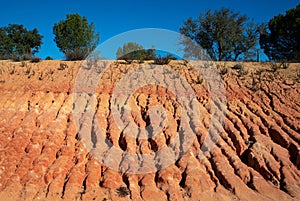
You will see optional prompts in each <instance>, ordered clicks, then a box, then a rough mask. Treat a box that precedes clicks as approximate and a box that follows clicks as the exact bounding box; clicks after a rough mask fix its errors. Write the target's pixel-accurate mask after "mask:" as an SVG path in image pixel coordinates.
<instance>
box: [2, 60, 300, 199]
mask: <svg viewBox="0 0 300 201" xmlns="http://www.w3.org/2000/svg"><path fill="white" fill-rule="evenodd" d="M81 64H82V62H65V61H42V62H40V63H36V64H33V63H24V62H23V63H17V62H7V61H0V91H1V98H0V136H1V140H0V200H100V201H103V200H280V201H282V200H299V199H300V96H299V94H300V65H299V64H291V65H290V66H289V67H288V68H287V69H277V70H276V71H275V67H274V66H273V67H272V66H271V65H270V64H260V63H242V64H241V65H242V66H235V64H234V63H216V64H215V65H216V66H217V68H218V70H219V72H220V74H221V77H222V84H223V85H224V87H225V91H226V101H227V103H226V104H225V105H223V106H221V107H224V108H225V111H226V112H225V113H224V115H223V116H222V118H223V120H224V125H223V126H221V127H220V126H219V127H216V129H217V130H213V131H212V132H218V133H219V134H220V135H219V136H218V137H217V141H216V144H215V146H214V147H213V149H212V150H211V151H210V152H209V153H206V154H205V155H204V157H203V153H202V151H203V149H202V147H203V144H205V138H206V136H207V135H209V134H208V130H209V127H210V126H211V125H210V122H211V119H212V117H213V114H212V113H213V112H214V110H213V108H218V107H220V106H219V105H215V102H212V101H210V100H211V98H212V97H211V96H210V94H209V92H208V90H207V88H206V87H205V86H206V85H205V82H206V81H205V80H203V79H202V77H201V76H199V75H198V74H197V72H196V71H195V69H193V68H192V66H191V65H190V64H186V63H185V62H174V61H173V62H171V63H170V64H169V65H168V68H170V69H173V70H174V71H175V72H177V73H178V74H180V75H181V76H182V77H184V78H185V80H186V81H187V82H188V83H189V85H190V86H191V88H192V89H193V91H194V93H195V96H196V100H197V103H196V104H197V106H198V109H199V112H200V119H198V120H199V122H198V124H197V125H196V126H195V125H193V130H194V131H195V133H196V137H195V138H194V140H193V141H192V144H191V145H190V146H189V147H188V149H187V150H185V151H184V153H182V157H180V158H179V159H178V160H176V161H175V162H174V163H171V164H170V165H168V166H167V167H164V168H162V169H160V168H158V171H148V173H146V171H144V173H141V172H139V174H132V173H129V172H128V171H126V170H127V169H126V167H125V164H127V165H128V163H126V161H125V162H124V160H121V159H120V161H119V163H117V164H114V165H115V166H114V167H116V168H112V167H108V166H109V165H106V164H109V163H107V161H104V162H103V160H102V161H101V160H98V159H97V158H96V157H94V155H93V154H92V153H89V152H88V150H87V149H86V144H84V141H83V140H82V136H81V135H80V131H81V130H82V129H83V128H86V127H87V126H86V125H85V124H84V121H83V120H82V119H83V118H81V117H79V119H80V120H78V124H79V125H77V127H76V125H75V123H74V122H76V119H74V104H75V105H76V103H78V102H79V101H82V100H81V99H80V98H78V97H77V98H76V97H75V98H74V95H73V92H74V88H76V87H75V80H76V78H78V72H79V68H80V66H81ZM147 65H148V64H142V66H147ZM140 66H141V65H139V64H130V65H128V64H122V63H116V62H114V63H113V64H112V65H111V66H110V67H109V68H108V69H106V71H105V73H104V74H103V75H102V77H101V80H100V82H99V86H98V88H97V90H96V91H95V93H94V94H92V95H88V96H87V97H88V98H86V99H84V101H83V102H82V104H79V105H83V107H84V108H83V110H84V111H86V110H88V107H89V106H88V103H89V102H90V101H94V102H95V104H93V105H92V106H93V110H92V111H94V113H93V114H92V116H91V117H90V118H91V120H92V122H94V121H95V120H97V122H98V124H99V129H101V131H102V133H103V135H104V136H102V138H101V136H98V137H99V139H98V141H97V140H95V139H94V140H92V141H93V146H94V148H99V147H100V148H101V149H102V148H103V149H107V150H109V149H111V146H113V147H115V148H117V149H119V150H122V152H123V153H131V154H133V155H134V154H135V155H137V156H140V155H142V154H146V153H150V154H151V153H154V154H156V153H157V152H158V151H159V150H160V149H163V148H164V146H171V145H172V146H173V145H174V150H176V149H177V148H178V149H180V146H181V145H180V144H176V143H173V142H176V139H177V136H182V135H183V131H182V130H181V129H179V126H180V123H181V122H182V121H181V118H183V116H182V114H181V111H182V110H181V109H180V104H179V102H178V100H177V99H176V97H175V96H174V94H172V93H169V92H168V91H167V90H166V89H165V88H163V87H158V86H154V85H149V86H145V87H142V88H141V89H139V90H137V91H135V93H133V94H132V97H131V99H130V101H129V102H130V107H131V110H130V111H131V113H130V114H131V117H132V121H133V122H134V123H135V124H136V125H138V126H140V127H142V128H145V127H147V126H149V124H150V123H153V122H150V119H149V118H150V116H151V114H150V112H149V108H151V107H152V106H161V107H163V108H164V109H165V111H166V112H165V113H164V115H165V116H166V120H167V121H166V122H165V125H164V128H163V130H162V132H161V133H160V134H158V135H157V136H155V137H153V138H149V139H139V138H138V137H137V138H132V137H130V136H126V135H125V134H124V132H123V131H122V130H120V129H119V127H118V125H117V123H116V121H115V119H114V117H113V113H112V112H111V110H112V107H113V100H112V96H113V90H114V87H115V86H116V83H118V82H119V81H120V80H121V78H122V77H123V76H124V75H126V74H127V73H128V72H130V71H131V70H133V69H137V68H139V67H140ZM233 66H235V67H234V68H233ZM88 70H89V69H86V71H88ZM100 70H101V69H100ZM141 70H143V69H142V68H141ZM167 73H168V72H166V74H167ZM88 76H89V74H86V79H87V80H88ZM96 77H97V76H96ZM83 78H84V76H83ZM83 80H84V79H83ZM161 80H166V75H165V74H163V75H162V78H161ZM77 81H78V80H77ZM130 82H131V84H132V85H134V84H135V83H134V79H133V80H131V81H130ZM75 91H76V90H75ZM72 111H73V112H72ZM79 115H80V114H79ZM190 123H191V124H192V123H193V122H190ZM91 129H92V131H91V133H93V132H95V131H94V130H93V128H91ZM91 138H93V136H92V137H91ZM100 139H104V140H103V142H105V143H103V144H101V141H100ZM180 139H181V138H180ZM172 143H173V144H172ZM109 145H110V146H109ZM122 156H123V155H122ZM201 156H202V157H201ZM108 158H109V156H108ZM156 168H157V167H156ZM118 170H119V171H118Z"/></svg>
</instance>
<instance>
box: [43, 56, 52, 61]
mask: <svg viewBox="0 0 300 201" xmlns="http://www.w3.org/2000/svg"><path fill="white" fill-rule="evenodd" d="M45 60H53V58H52V57H50V56H47V57H46V58H45Z"/></svg>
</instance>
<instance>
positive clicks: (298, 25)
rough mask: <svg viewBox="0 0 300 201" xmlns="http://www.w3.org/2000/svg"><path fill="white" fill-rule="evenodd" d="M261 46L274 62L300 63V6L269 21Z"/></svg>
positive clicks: (262, 35) (261, 37)
mask: <svg viewBox="0 0 300 201" xmlns="http://www.w3.org/2000/svg"><path fill="white" fill-rule="evenodd" d="M260 45H261V47H262V48H263V49H264V52H265V54H266V55H267V56H268V57H269V59H270V60H272V61H295V62H299V61H300V4H299V5H298V6H297V7H296V8H292V9H290V10H287V11H286V13H285V15H282V14H279V15H277V16H275V17H274V18H272V19H271V20H270V21H269V23H268V30H267V29H266V28H265V30H264V32H263V33H262V34H261V36H260Z"/></svg>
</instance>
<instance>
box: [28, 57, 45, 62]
mask: <svg viewBox="0 0 300 201" xmlns="http://www.w3.org/2000/svg"><path fill="white" fill-rule="evenodd" d="M41 60H42V59H41V58H40V57H33V58H32V59H31V60H30V62H31V63H38V62H40V61H41Z"/></svg>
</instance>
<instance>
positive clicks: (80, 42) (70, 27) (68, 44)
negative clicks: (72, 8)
mask: <svg viewBox="0 0 300 201" xmlns="http://www.w3.org/2000/svg"><path fill="white" fill-rule="evenodd" d="M53 33H54V35H55V38H54V41H55V42H56V45H57V47H58V48H59V50H60V51H61V52H63V53H64V54H65V57H66V59H67V60H83V59H85V58H86V57H87V56H88V55H89V53H90V52H92V51H93V50H94V49H95V48H96V46H97V44H98V42H99V33H97V34H96V33H95V26H94V23H91V24H89V23H88V21H87V19H86V17H81V16H80V15H78V14H69V15H67V18H66V20H61V21H60V22H59V23H56V24H54V26H53Z"/></svg>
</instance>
